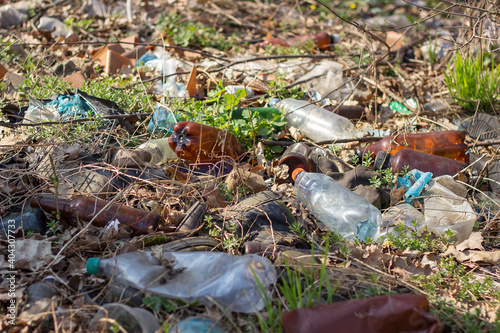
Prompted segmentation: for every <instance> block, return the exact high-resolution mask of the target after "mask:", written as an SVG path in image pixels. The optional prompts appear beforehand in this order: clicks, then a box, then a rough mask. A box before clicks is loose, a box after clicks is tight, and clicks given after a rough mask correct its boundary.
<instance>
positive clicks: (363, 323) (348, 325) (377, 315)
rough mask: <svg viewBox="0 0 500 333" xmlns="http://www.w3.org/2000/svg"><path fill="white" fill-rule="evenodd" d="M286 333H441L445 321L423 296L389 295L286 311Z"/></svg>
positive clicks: (284, 325)
mask: <svg viewBox="0 0 500 333" xmlns="http://www.w3.org/2000/svg"><path fill="white" fill-rule="evenodd" d="M281 322H282V324H283V328H284V330H285V332H286V333H312V332H350V333H400V332H407V333H437V332H440V331H441V324H440V323H439V321H438V319H437V318H436V316H434V315H433V314H430V313H429V301H428V300H427V298H426V297H425V296H422V295H412V294H405V295H386V296H380V297H372V298H365V299H358V300H351V301H343V302H336V303H331V304H323V305H317V306H313V307H307V308H300V309H296V310H293V311H289V312H285V313H283V316H282V318H281Z"/></svg>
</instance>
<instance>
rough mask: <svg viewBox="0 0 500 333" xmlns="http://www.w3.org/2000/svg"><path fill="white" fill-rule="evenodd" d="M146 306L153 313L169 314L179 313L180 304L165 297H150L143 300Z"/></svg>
mask: <svg viewBox="0 0 500 333" xmlns="http://www.w3.org/2000/svg"><path fill="white" fill-rule="evenodd" d="M142 301H143V303H144V305H145V306H146V307H147V308H149V309H151V310H152V311H155V312H158V313H161V314H169V313H173V312H175V311H177V309H178V308H179V304H178V303H176V302H175V301H172V300H170V299H168V298H166V297H163V296H150V297H144V298H143V300H142Z"/></svg>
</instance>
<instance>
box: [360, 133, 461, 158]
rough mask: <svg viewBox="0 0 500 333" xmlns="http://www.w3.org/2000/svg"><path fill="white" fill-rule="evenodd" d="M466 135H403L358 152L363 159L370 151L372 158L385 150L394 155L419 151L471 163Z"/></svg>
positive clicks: (389, 138) (387, 138)
mask: <svg viewBox="0 0 500 333" xmlns="http://www.w3.org/2000/svg"><path fill="white" fill-rule="evenodd" d="M464 140H465V134H464V133H463V132H460V131H441V132H429V133H415V134H401V135H398V136H388V137H385V138H383V139H382V140H380V141H378V142H375V143H373V144H370V145H368V146H366V147H364V148H361V149H360V150H358V152H357V153H358V156H359V157H360V158H361V157H362V155H363V154H364V153H365V152H368V151H370V152H371V153H372V157H373V158H374V157H375V155H376V154H377V153H378V152H379V151H381V150H383V151H388V152H390V154H391V155H394V154H395V153H397V152H398V151H400V150H401V149H403V148H407V149H413V150H418V151H421V152H424V153H428V154H433V155H439V156H444V157H448V158H451V159H453V160H457V161H461V162H466V163H468V162H469V155H468V154H466V152H467V150H468V149H469V148H468V146H467V144H465V143H464Z"/></svg>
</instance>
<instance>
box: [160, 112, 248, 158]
mask: <svg viewBox="0 0 500 333" xmlns="http://www.w3.org/2000/svg"><path fill="white" fill-rule="evenodd" d="M168 144H169V145H170V148H172V150H173V151H175V153H176V154H177V156H179V157H180V158H182V159H185V160H188V161H190V162H215V161H220V160H221V159H223V158H226V157H230V158H233V159H237V158H238V157H239V155H240V153H241V147H240V144H239V142H238V139H237V138H236V137H235V136H234V135H233V134H231V133H229V132H226V131H222V130H220V129H218V128H215V127H212V126H208V125H202V124H198V123H195V122H193V121H181V122H179V123H177V124H175V126H174V133H173V134H172V136H170V138H169V139H168Z"/></svg>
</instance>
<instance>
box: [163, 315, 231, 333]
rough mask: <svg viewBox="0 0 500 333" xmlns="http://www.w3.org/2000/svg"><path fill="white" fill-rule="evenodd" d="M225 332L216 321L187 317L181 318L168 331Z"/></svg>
mask: <svg viewBox="0 0 500 333" xmlns="http://www.w3.org/2000/svg"><path fill="white" fill-rule="evenodd" d="M207 332H211V333H227V331H226V330H225V329H224V328H223V327H222V326H220V325H219V324H218V323H217V322H216V321H214V320H213V319H209V318H199V317H189V318H186V319H184V320H181V321H180V322H178V323H177V324H175V325H174V326H173V327H172V328H170V329H169V330H168V333H207Z"/></svg>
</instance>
